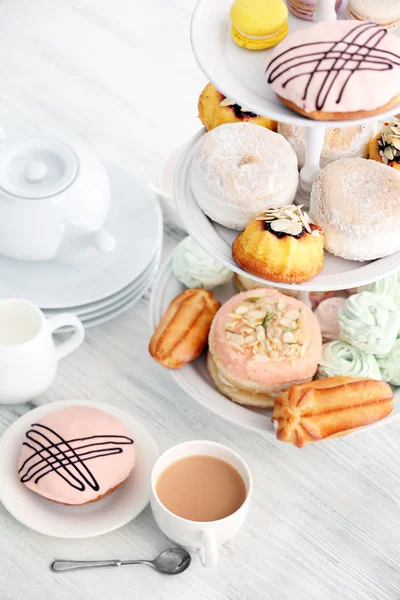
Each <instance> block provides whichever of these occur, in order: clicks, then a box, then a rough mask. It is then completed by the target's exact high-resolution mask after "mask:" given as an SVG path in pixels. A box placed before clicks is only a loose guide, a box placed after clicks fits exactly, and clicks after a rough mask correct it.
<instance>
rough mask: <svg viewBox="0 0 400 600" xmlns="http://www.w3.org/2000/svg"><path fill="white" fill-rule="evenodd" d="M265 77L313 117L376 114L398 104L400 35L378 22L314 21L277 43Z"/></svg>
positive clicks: (285, 99)
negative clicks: (390, 31) (380, 25)
mask: <svg viewBox="0 0 400 600" xmlns="http://www.w3.org/2000/svg"><path fill="white" fill-rule="evenodd" d="M266 77H267V81H268V83H269V84H270V85H271V87H272V89H273V91H274V92H275V94H276V95H277V96H278V98H279V99H280V100H281V101H282V102H283V103H284V104H286V105H287V106H288V107H289V108H291V109H292V110H294V111H295V112H297V113H300V114H301V115H304V116H306V117H309V118H310V119H317V120H348V119H362V118H365V117H369V116H373V115H377V114H379V113H381V112H384V111H386V110H389V109H390V108H392V107H395V106H396V105H397V104H398V103H399V102H400V39H399V38H398V37H397V36H395V35H394V34H392V33H389V32H388V31H387V30H386V29H383V28H382V27H379V26H378V25H376V24H375V23H359V22H356V21H335V22H329V23H326V22H321V23H316V24H315V25H312V26H311V27H307V28H306V29H301V30H300V31H296V32H295V33H292V34H290V35H288V36H287V38H286V39H285V40H283V42H281V43H280V44H279V46H278V47H277V48H276V49H275V50H274V52H273V54H272V59H271V60H270V62H269V64H268V66H267V69H266Z"/></svg>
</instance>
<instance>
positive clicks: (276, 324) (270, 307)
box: [209, 288, 321, 406]
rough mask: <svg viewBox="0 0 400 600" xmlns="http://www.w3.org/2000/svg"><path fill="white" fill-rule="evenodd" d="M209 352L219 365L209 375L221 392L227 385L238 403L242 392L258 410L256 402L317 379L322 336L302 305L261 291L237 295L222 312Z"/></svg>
mask: <svg viewBox="0 0 400 600" xmlns="http://www.w3.org/2000/svg"><path fill="white" fill-rule="evenodd" d="M209 349H210V353H211V357H212V361H213V363H215V367H214V368H213V369H212V370H210V373H211V376H212V377H213V379H214V382H215V383H216V385H217V387H219V382H220V381H222V382H223V383H224V389H223V390H221V391H222V393H224V394H225V395H227V396H228V397H229V398H231V399H232V400H234V401H239V400H238V399H237V392H238V390H239V391H242V392H246V393H247V401H246V403H247V404H252V405H254V406H260V404H259V402H257V398H260V397H262V396H263V395H267V396H269V397H270V398H273V397H276V396H278V395H279V394H280V393H281V392H282V391H283V390H285V389H287V388H288V387H290V386H291V385H292V384H293V383H298V382H303V381H309V380H310V379H311V378H312V377H313V375H314V373H315V371H316V369H317V365H318V359H319V356H320V351H321V332H320V329H319V325H318V321H317V319H316V317H315V316H314V314H313V313H312V311H311V310H310V309H309V308H308V307H307V306H306V305H305V304H304V303H303V302H300V301H299V300H296V299H295V298H291V297H289V296H285V295H283V294H280V293H279V292H276V291H274V290H268V289H264V288H260V289H256V290H250V291H248V292H244V293H242V294H238V295H236V296H234V297H233V298H231V299H230V300H229V301H228V302H226V303H225V304H224V305H223V306H222V307H221V309H220V310H219V311H218V313H217V315H216V316H215V318H214V321H213V323H212V326H211V330H210V335H209ZM215 371H216V372H217V375H218V376H217V377H216V376H215ZM229 386H231V387H232V388H233V390H231V392H230V391H229ZM219 389H221V388H219ZM252 395H254V396H255V398H254V401H253V402H252V401H251V398H252Z"/></svg>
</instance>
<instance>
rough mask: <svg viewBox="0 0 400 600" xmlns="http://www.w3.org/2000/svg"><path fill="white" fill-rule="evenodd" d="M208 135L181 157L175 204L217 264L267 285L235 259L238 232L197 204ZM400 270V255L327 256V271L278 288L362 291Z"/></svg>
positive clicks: (188, 147) (193, 235)
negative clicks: (200, 158) (195, 185)
mask: <svg viewBox="0 0 400 600" xmlns="http://www.w3.org/2000/svg"><path fill="white" fill-rule="evenodd" d="M204 133H205V130H204V129H201V130H200V131H199V132H198V133H197V134H196V135H195V136H194V137H193V138H192V140H191V141H190V143H189V145H188V146H187V152H186V153H185V154H184V155H183V156H182V157H181V160H180V161H179V163H178V166H177V169H176V175H175V202H176V205H177V208H178V211H179V214H180V216H181V218H182V220H183V221H184V223H185V225H186V228H187V230H188V232H189V234H190V235H191V236H192V237H193V238H194V239H195V240H196V242H197V243H198V244H199V245H200V246H201V247H202V248H203V250H205V251H206V252H208V254H210V255H211V256H212V257H213V258H214V259H215V260H216V261H218V262H219V263H220V264H222V265H224V266H225V267H227V268H228V269H231V270H232V271H235V272H236V273H239V274H240V275H245V276H246V277H250V278H251V279H254V281H259V282H260V283H265V282H266V281H265V280H264V279H261V278H260V277H255V276H253V275H249V273H247V272H246V271H244V270H243V269H241V268H240V267H239V265H238V264H237V263H236V262H235V261H234V260H233V258H232V242H233V241H234V239H235V238H236V236H237V235H238V233H239V232H238V231H234V230H233V229H227V228H226V227H223V226H222V225H219V224H218V223H215V222H214V221H211V219H209V218H208V217H207V216H206V215H205V214H204V212H203V211H202V210H201V208H200V207H199V205H198V204H197V201H196V198H195V197H194V195H193V192H192V188H191V184H190V170H191V163H192V158H193V153H194V149H195V146H196V144H197V142H198V141H199V139H200V138H201V136H202V135H203V134H204ZM399 269H400V252H396V254H392V255H391V256H386V257H384V258H380V259H378V260H375V261H371V262H364V263H360V262H354V261H350V260H345V259H344V258H338V257H336V256H333V254H329V252H325V262H324V268H323V269H322V271H321V273H318V275H316V276H315V277H313V279H311V280H310V281H306V282H305V283H301V284H287V283H276V282H273V283H272V285H274V286H275V287H280V288H286V289H298V290H304V291H320V292H322V291H332V290H345V289H348V288H353V287H358V286H362V285H366V284H367V283H372V282H374V281H377V280H378V279H382V278H383V277H386V276H387V275H391V274H392V273H396V272H397V271H398V270H399Z"/></svg>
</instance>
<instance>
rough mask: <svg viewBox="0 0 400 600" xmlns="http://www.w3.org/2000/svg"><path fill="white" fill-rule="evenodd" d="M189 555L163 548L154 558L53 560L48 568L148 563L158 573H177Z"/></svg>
mask: <svg viewBox="0 0 400 600" xmlns="http://www.w3.org/2000/svg"><path fill="white" fill-rule="evenodd" d="M191 560H192V559H191V557H190V554H189V553H188V552H186V550H184V549H183V548H169V550H164V552H161V554H159V555H158V556H157V558H155V559H154V560H118V559H116V560H54V561H53V562H52V563H51V564H50V569H51V570H52V571H54V573H63V572H64V571H77V570H80V569H92V568H94V567H120V566H121V565H150V567H153V569H155V570H156V571H158V572H159V573H164V574H165V575H178V573H182V571H185V570H186V569H187V568H188V566H189V565H190V562H191Z"/></svg>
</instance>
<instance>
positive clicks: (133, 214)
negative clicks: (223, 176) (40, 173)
mask: <svg viewBox="0 0 400 600" xmlns="http://www.w3.org/2000/svg"><path fill="white" fill-rule="evenodd" d="M104 165H105V167H106V169H107V172H108V174H109V176H110V180H111V189H112V202H111V209H110V214H109V217H108V219H107V221H106V227H107V229H108V230H109V231H110V232H111V233H112V234H113V236H114V237H115V239H116V241H117V248H116V249H115V250H114V251H113V252H111V253H110V254H108V255H107V256H104V255H98V256H95V257H93V259H88V260H87V261H83V262H82V263H79V264H74V265H67V264H63V263H61V262H60V261H57V260H54V261H46V262H41V263H39V262H37V263H36V262H25V261H17V260H12V259H7V258H5V257H0V273H1V277H0V297H3V298H4V297H17V298H25V299H26V300H30V301H31V302H33V303H35V304H37V305H38V306H40V307H41V308H68V307H70V306H78V305H82V304H87V303H89V302H96V301H98V300H101V299H103V298H105V297H108V296H110V295H111V294H114V293H116V292H118V291H119V290H122V289H123V288H124V287H126V286H127V285H129V284H131V283H132V282H133V281H134V280H135V279H136V278H137V277H139V276H140V275H141V274H142V273H143V271H144V270H145V269H146V268H147V267H148V266H149V265H150V263H151V261H152V260H153V259H154V256H155V254H156V253H157V251H158V250H159V248H160V247H161V244H162V227H163V225H162V215H161V209H160V207H159V204H158V200H157V197H156V195H155V194H154V193H153V192H152V191H151V190H150V189H149V188H148V186H146V185H145V184H143V183H141V182H140V181H138V180H137V179H135V178H134V177H133V176H132V175H130V174H129V173H128V172H127V171H124V170H123V169H121V168H120V167H117V166H115V165H113V164H111V163H108V162H104Z"/></svg>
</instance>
